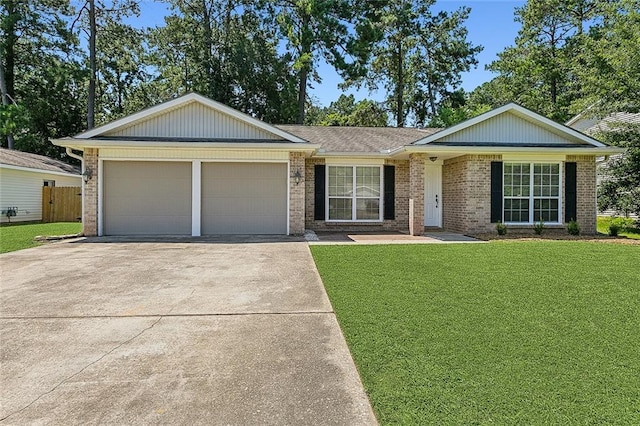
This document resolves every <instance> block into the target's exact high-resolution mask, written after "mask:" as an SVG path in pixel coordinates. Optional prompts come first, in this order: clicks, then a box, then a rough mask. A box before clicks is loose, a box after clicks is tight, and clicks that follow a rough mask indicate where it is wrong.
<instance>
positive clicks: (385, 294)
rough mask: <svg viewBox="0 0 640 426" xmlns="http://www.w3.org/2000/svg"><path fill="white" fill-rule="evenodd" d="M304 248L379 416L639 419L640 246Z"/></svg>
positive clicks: (441, 420)
mask: <svg viewBox="0 0 640 426" xmlns="http://www.w3.org/2000/svg"><path fill="white" fill-rule="evenodd" d="M311 251H312V254H313V256H314V259H315V261H316V264H317V266H318V270H319V272H320V275H321V277H322V280H323V283H324V285H325V287H326V289H327V293H328V294H329V297H330V299H331V304H332V306H333V308H334V310H335V313H336V315H337V318H338V321H339V323H340V327H341V329H342V331H343V333H344V335H345V338H346V340H347V343H348V345H349V349H350V351H351V354H352V355H353V358H354V361H355V363H356V365H357V367H358V372H359V373H360V376H361V378H362V381H363V384H364V386H365V389H366V391H367V394H368V396H369V399H370V401H371V404H372V405H373V408H374V410H375V412H376V416H377V419H378V420H379V421H380V424H408V425H409V424H410V425H427V424H436V425H463V424H464V425H467V424H468V425H472V424H473V425H477V424H500V425H503V424H532V425H533V424H591V423H598V422H605V423H615V424H638V423H639V422H640V412H639V411H638V410H635V409H633V408H632V407H633V404H634V402H633V401H636V400H637V395H638V370H639V369H640V357H638V356H637V348H638V330H640V310H639V307H640V275H639V272H638V268H637V258H638V246H628V245H618V244H597V243H588V242H566V241H565V242H557V241H553V242H526V243H522V242H516V243H514V242H504V241H500V242H495V243H488V244H458V245H456V244H453V245H447V244H443V245H404V246H403V245H387V246H361V245H349V246H311ZM568 256H569V257H570V258H571V261H570V267H567V265H568V263H567V257H568ZM461 259H464V261H461ZM594 259H607V260H606V262H607V269H608V270H609V271H615V273H608V272H603V270H602V267H601V264H599V263H598V262H594ZM586 371H588V372H589V373H588V374H585V372H586ZM612 389H615V392H613V391H612Z"/></svg>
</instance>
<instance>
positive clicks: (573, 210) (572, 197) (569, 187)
mask: <svg viewBox="0 0 640 426" xmlns="http://www.w3.org/2000/svg"><path fill="white" fill-rule="evenodd" d="M576 170H577V169H576V163H565V164H564V209H565V210H564V221H565V223H568V222H571V221H572V220H576V217H577V205H578V203H577V202H578V197H577V182H576Z"/></svg>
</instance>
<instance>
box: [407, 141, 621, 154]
mask: <svg viewBox="0 0 640 426" xmlns="http://www.w3.org/2000/svg"><path fill="white" fill-rule="evenodd" d="M404 151H405V152H408V153H452V154H459V155H464V154H489V155H496V154H504V153H510V154H526V155H531V154H560V155H595V156H598V157H599V156H603V155H614V154H620V153H623V152H625V151H626V150H625V149H624V148H618V147H613V146H601V147H595V146H591V147H584V146H580V147H575V148H535V147H514V146H506V147H505V146H491V147H487V146H438V145H437V144H433V145H408V146H406V147H404Z"/></svg>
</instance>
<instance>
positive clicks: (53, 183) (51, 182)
mask: <svg viewBox="0 0 640 426" xmlns="http://www.w3.org/2000/svg"><path fill="white" fill-rule="evenodd" d="M42 186H50V187H53V186H56V181H55V180H48V179H45V180H44V181H43V182H42Z"/></svg>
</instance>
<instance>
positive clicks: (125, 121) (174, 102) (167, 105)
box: [74, 93, 306, 143]
mask: <svg viewBox="0 0 640 426" xmlns="http://www.w3.org/2000/svg"><path fill="white" fill-rule="evenodd" d="M191 102H199V103H201V104H203V105H205V106H208V107H209V108H212V109H214V110H217V111H219V112H221V113H224V114H227V115H230V116H232V117H234V118H236V119H238V120H240V121H243V122H245V123H248V124H251V125H253V126H255V127H258V128H260V129H262V130H265V131H267V132H269V133H273V134H275V135H277V136H280V137H281V138H284V139H286V140H288V141H291V142H296V143H305V142H306V141H305V140H304V139H301V138H299V137H297V136H295V135H292V134H291V133H288V132H285V131H284V130H281V129H278V128H277V127H274V126H271V125H269V124H267V123H265V122H263V121H261V120H258V119H256V118H253V117H251V116H250V115H247V114H244V113H242V112H240V111H237V110H235V109H233V108H230V107H228V106H226V105H224V104H221V103H220V102H216V101H213V100H211V99H209V98H205V97H204V96H201V95H198V94H197V93H189V94H186V95H184V96H181V97H179V98H176V99H171V100H170V101H166V102H163V103H161V104H158V105H156V106H153V107H150V108H147V109H144V110H142V111H140V112H137V113H135V114H131V115H128V116H126V117H123V118H120V119H118V120H115V121H112V122H111V123H107V124H105V125H103V126H100V127H96V128H94V129H91V130H88V131H86V132H83V133H80V134H78V135H76V136H75V137H74V138H75V139H89V138H92V137H95V136H99V135H102V134H104V133H107V132H109V131H112V130H114V129H118V128H121V127H125V126H128V125H130V124H131V123H134V122H136V121H142V120H144V119H147V118H149V117H152V116H154V115H157V114H160V113H162V112H165V111H169V110H171V109H174V108H177V107H180V106H182V105H187V104H189V103H191Z"/></svg>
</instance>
